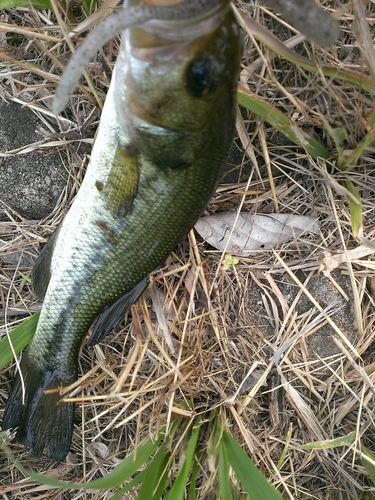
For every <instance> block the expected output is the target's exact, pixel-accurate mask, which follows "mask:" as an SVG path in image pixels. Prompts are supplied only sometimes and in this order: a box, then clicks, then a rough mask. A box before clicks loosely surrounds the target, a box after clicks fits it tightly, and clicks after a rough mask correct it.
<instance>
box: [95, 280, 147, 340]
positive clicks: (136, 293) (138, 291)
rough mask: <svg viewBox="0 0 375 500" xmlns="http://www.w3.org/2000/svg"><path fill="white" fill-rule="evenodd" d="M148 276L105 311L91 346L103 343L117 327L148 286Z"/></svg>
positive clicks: (100, 318)
mask: <svg viewBox="0 0 375 500" xmlns="http://www.w3.org/2000/svg"><path fill="white" fill-rule="evenodd" d="M148 281H149V280H148V276H147V277H146V278H143V280H142V281H140V282H139V283H138V284H137V285H135V287H134V288H133V289H132V290H130V292H127V293H125V295H123V296H122V297H120V298H119V299H117V300H116V302H114V303H113V304H112V305H110V306H109V307H107V308H106V309H104V311H103V312H102V314H101V315H100V316H99V319H98V321H97V323H96V325H95V328H94V331H93V332H92V335H91V337H90V340H89V345H95V344H98V343H99V342H101V341H102V340H103V339H104V337H105V336H106V335H108V333H109V332H110V331H111V330H113V329H114V328H115V326H117V325H118V324H119V323H120V321H121V320H122V318H123V317H124V316H125V314H126V313H127V312H128V310H129V309H130V307H131V306H132V305H133V304H134V302H136V301H137V300H138V299H139V297H140V296H141V295H142V293H143V292H144V291H145V289H146V288H147V285H148Z"/></svg>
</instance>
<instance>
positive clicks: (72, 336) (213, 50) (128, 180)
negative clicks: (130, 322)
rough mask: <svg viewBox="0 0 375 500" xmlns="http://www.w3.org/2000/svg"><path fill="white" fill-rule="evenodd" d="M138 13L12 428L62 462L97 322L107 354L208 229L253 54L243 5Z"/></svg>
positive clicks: (46, 271) (35, 278)
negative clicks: (188, 241) (204, 217)
mask: <svg viewBox="0 0 375 500" xmlns="http://www.w3.org/2000/svg"><path fill="white" fill-rule="evenodd" d="M138 3H139V2H138V1H135V0H130V1H129V0H127V1H126V2H125V8H124V12H128V13H130V14H129V16H125V17H126V19H127V20H126V21H125V24H124V21H122V22H121V23H120V25H121V28H122V29H124V30H125V31H124V32H123V35H122V41H121V47H120V51H119V55H118V58H117V61H116V65H115V70H114V74H113V76H112V80H111V85H110V88H109V91H108V94H107V97H106V101H105V105H104V108H103V112H102V117H101V121H100V125H99V130H98V135H97V138H96V141H95V144H94V148H93V152H92V155H91V160H90V164H89V167H88V170H87V173H86V175H85V178H84V180H83V183H82V186H81V187H80V189H79V192H78V194H77V196H76V198H75V200H74V202H73V204H72V206H71V208H70V210H69V212H68V213H67V214H66V216H65V218H64V219H63V221H62V223H61V224H60V225H59V226H58V228H57V230H56V231H55V233H54V234H53V235H52V236H51V238H50V239H49V240H48V242H47V243H46V245H45V246H44V248H43V250H42V252H41V254H40V255H39V257H38V259H37V261H36V263H35V265H34V268H33V270H32V283H33V286H34V290H35V292H36V294H37V296H38V297H39V298H40V299H41V300H43V307H42V310H41V313H40V317H39V321H38V325H37V328H36V332H35V335H34V337H33V339H32V340H31V342H30V344H29V345H28V347H27V348H26V350H25V352H24V353H23V356H22V359H21V361H20V370H19V371H17V374H16V376H15V379H14V381H13V385H12V388H11V391H10V394H9V397H8V400H7V403H6V407H5V411H4V416H3V421H2V428H3V430H5V429H15V438H14V441H15V442H17V443H20V444H22V445H24V446H25V447H26V449H28V450H29V451H30V452H31V453H32V454H33V455H34V456H36V457H40V456H41V455H42V454H43V453H46V455H47V457H48V458H50V459H52V460H55V461H58V462H61V461H63V460H64V459H65V457H66V456H67V454H68V453H69V450H70V446H71V440H72V435H73V429H74V411H75V407H74V403H72V402H65V401H63V396H62V394H61V388H64V387H67V386H69V385H71V384H72V383H73V382H75V381H76V380H77V378H78V356H79V350H80V346H81V344H82V341H83V339H84V338H85V337H86V336H87V334H88V332H89V331H90V328H91V327H92V325H93V324H94V322H95V321H96V320H97V321H96V323H95V326H94V328H93V330H92V334H91V337H90V340H89V344H90V345H94V344H96V343H98V342H101V341H103V339H104V338H105V337H106V336H107V334H108V333H109V332H110V331H111V330H112V329H113V328H114V327H115V326H116V325H117V324H118V323H120V322H121V321H122V320H123V318H124V315H125V314H126V312H127V311H128V310H129V308H130V307H131V305H132V304H134V303H135V302H136V301H137V299H138V298H139V297H140V296H141V295H142V293H143V292H144V290H145V288H146V287H147V285H148V281H149V274H150V273H151V272H152V271H154V270H155V269H157V268H158V267H159V266H160V265H162V264H163V263H164V261H165V260H166V258H167V257H168V255H169V254H170V252H171V251H172V250H173V249H174V248H175V246H176V245H177V244H178V242H179V241H180V240H181V238H182V237H183V236H184V235H185V234H186V233H187V232H188V231H189V230H190V229H191V228H192V227H193V226H194V224H195V223H196V221H197V219H198V218H199V216H200V215H201V214H202V212H203V211H204V209H205V207H206V205H207V203H208V202H209V200H210V198H211V196H212V194H213V193H214V191H215V189H216V187H217V184H218V182H219V179H220V176H221V172H222V169H223V166H224V165H225V163H226V158H227V154H228V151H229V149H230V146H231V144H232V140H233V135H234V126H235V114H236V113H235V112H236V88H237V82H238V76H239V69H240V58H241V48H242V42H241V36H240V32H239V27H238V25H237V23H236V21H235V18H234V15H233V13H232V9H231V5H230V2H229V0H217V1H213V0H207V1H205V0H200V1H196V2H193V1H189V2H184V3H183V4H181V5H173V6H168V9H171V10H170V11H168V10H166V9H167V7H158V6H152V7H151V6H150V7H147V9H146V11H144V10H142V9H144V8H145V7H144V6H139V5H138ZM137 5H138V6H137ZM193 7H194V8H193ZM137 9H138V10H137ZM150 9H151V10H150ZM158 9H160V10H159V11H158ZM178 9H180V10H178ZM184 9H185V10H184ZM142 12H143V13H144V12H146V14H145V16H144V18H143V17H142ZM150 12H151V14H150ZM158 12H159V13H160V16H159V14H158ZM168 12H170V14H168ZM132 16H133V17H132ZM158 16H159V17H158ZM184 16H185V17H184ZM129 18H131V19H133V21H132V23H133V24H132V23H131V22H130V24H129V21H128V19H129ZM123 19H124V18H123ZM134 19H135V21H134ZM145 19H146V20H145ZM105 22H107V26H108V25H110V26H112V25H111V24H110V23H109V22H108V21H105ZM116 22H117V21H116ZM108 23H109V24H108ZM114 24H116V23H114ZM116 26H117V27H116V29H118V26H119V23H117V25H116ZM124 26H125V27H124ZM111 29H112V28H111ZM111 33H113V30H112V31H111ZM89 37H90V35H88V37H87V38H89ZM83 43H85V42H83ZM90 43H91V42H90ZM91 50H92V49H91ZM77 52H78V51H77ZM77 52H76V53H77ZM83 52H85V54H84V56H85V57H86V49H84V50H83ZM77 57H80V54H79V55H78V56H77ZM75 61H76V60H75ZM74 64H76V63H74ZM81 69H82V68H81ZM68 74H69V72H68ZM63 76H64V75H63ZM69 85H70V87H69ZM69 85H68V88H71V85H72V83H71V82H69ZM74 85H75V84H74V82H73V86H74ZM69 91H70V90H69ZM69 91H68V92H69ZM64 92H65V97H63V98H62V100H61V99H60V102H59V103H58V105H57V108H58V107H59V106H61V105H63V104H61V102H62V101H64V99H66V89H64V86H63V90H62V94H64ZM20 372H21V373H22V377H23V383H22V380H21V377H20V374H19V373H20Z"/></svg>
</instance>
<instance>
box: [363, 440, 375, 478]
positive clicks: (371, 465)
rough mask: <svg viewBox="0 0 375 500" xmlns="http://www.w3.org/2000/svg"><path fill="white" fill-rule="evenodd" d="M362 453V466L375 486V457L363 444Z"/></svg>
mask: <svg viewBox="0 0 375 500" xmlns="http://www.w3.org/2000/svg"><path fill="white" fill-rule="evenodd" d="M361 451H362V453H363V455H362V457H361V461H362V465H363V467H364V468H365V469H366V471H367V474H368V475H369V476H370V478H371V481H372V482H373V483H374V484H375V455H374V454H373V453H372V452H371V451H370V450H369V449H368V448H366V446H364V445H363V444H361Z"/></svg>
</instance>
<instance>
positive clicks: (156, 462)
mask: <svg viewBox="0 0 375 500" xmlns="http://www.w3.org/2000/svg"><path fill="white" fill-rule="evenodd" d="M166 446H167V441H164V443H163V444H162V445H161V446H160V448H159V449H158V451H157V453H156V454H155V456H154V457H153V459H152V461H151V462H150V464H149V465H148V466H147V468H146V469H145V472H146V474H145V477H144V480H143V482H142V486H141V488H140V490H139V492H138V500H149V499H150V498H152V499H155V500H157V499H159V498H161V497H160V496H158V495H156V494H155V490H156V489H157V486H158V483H159V480H160V478H161V476H165V475H167V478H168V472H169V471H168V469H167V464H168V460H169V457H170V453H166V452H165V448H166ZM163 489H164V488H163Z"/></svg>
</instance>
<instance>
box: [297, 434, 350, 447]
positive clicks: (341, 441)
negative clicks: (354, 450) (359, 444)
mask: <svg viewBox="0 0 375 500" xmlns="http://www.w3.org/2000/svg"><path fill="white" fill-rule="evenodd" d="M356 435H357V433H356V431H353V432H350V433H349V434H347V435H346V436H340V437H338V438H335V439H327V440H326V441H314V442H313V443H307V444H302V445H300V446H297V448H298V449H299V450H330V449H332V448H340V447H342V446H350V445H351V444H353V443H354V441H355V439H356Z"/></svg>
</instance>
